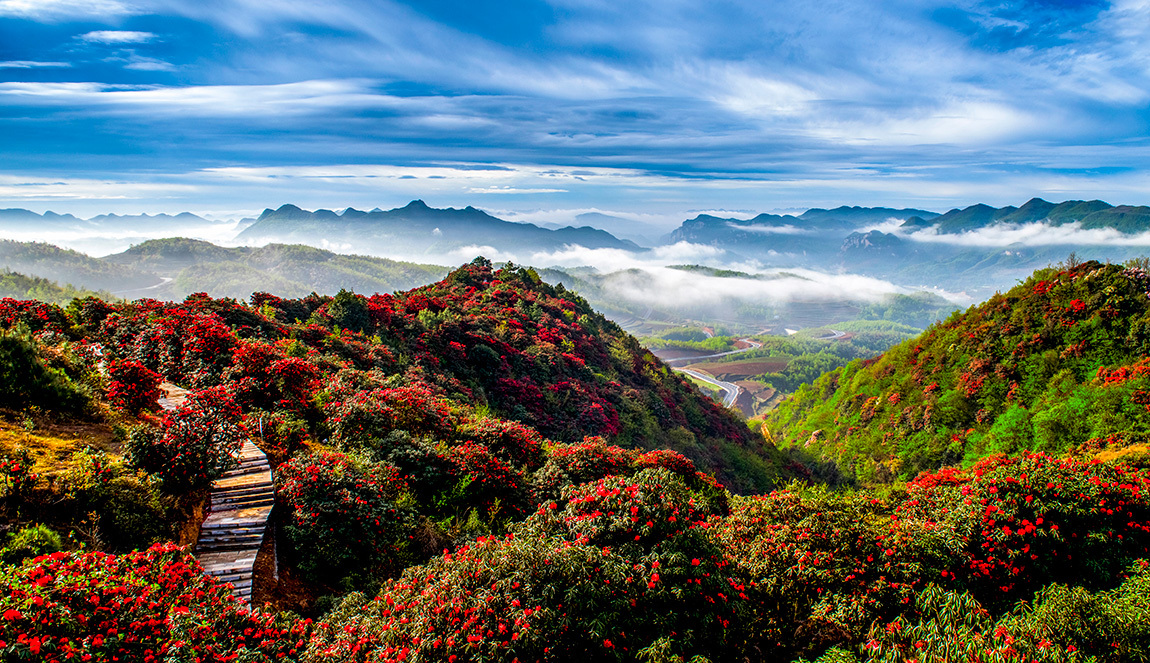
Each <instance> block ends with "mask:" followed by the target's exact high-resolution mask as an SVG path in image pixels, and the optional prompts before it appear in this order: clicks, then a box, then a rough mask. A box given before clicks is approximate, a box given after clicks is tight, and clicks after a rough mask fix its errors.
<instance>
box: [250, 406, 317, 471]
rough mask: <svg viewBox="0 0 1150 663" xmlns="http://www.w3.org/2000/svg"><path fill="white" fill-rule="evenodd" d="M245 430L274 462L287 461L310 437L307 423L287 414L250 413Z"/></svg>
mask: <svg viewBox="0 0 1150 663" xmlns="http://www.w3.org/2000/svg"><path fill="white" fill-rule="evenodd" d="M244 429H245V430H247V432H248V434H249V435H251V437H252V440H253V441H254V442H256V444H257V446H259V448H260V449H262V450H263V451H264V452H265V453H266V454H267V455H268V456H269V457H271V458H272V459H273V462H279V461H282V460H286V459H287V458H288V457H289V456H291V455H292V454H293V453H295V452H296V451H298V450H299V449H300V448H301V447H302V446H303V443H304V441H305V440H306V439H307V437H308V430H307V422H306V421H304V420H303V419H300V418H299V417H297V416H294V415H293V414H291V413H287V412H261V411H254V412H249V413H248V415H247V416H246V417H244Z"/></svg>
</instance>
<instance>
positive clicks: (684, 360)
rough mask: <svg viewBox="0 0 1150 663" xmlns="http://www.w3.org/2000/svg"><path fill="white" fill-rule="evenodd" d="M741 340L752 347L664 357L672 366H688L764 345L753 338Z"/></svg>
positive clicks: (664, 361)
mask: <svg viewBox="0 0 1150 663" xmlns="http://www.w3.org/2000/svg"><path fill="white" fill-rule="evenodd" d="M739 340H740V341H743V342H744V343H747V344H749V345H750V347H747V348H739V349H737V350H728V351H726V352H719V353H716V354H713V355H701V356H698V357H681V358H679V359H664V360H663V363H664V364H666V365H668V366H670V367H671V368H679V367H681V366H687V365H689V364H697V363H698V362H700V361H704V360H707V359H717V358H719V357H729V356H731V355H737V354H739V353H740V352H749V351H751V350H758V349H759V348H761V347H763V344H762V343H759V342H758V341H756V340H753V339H749V338H740V339H739Z"/></svg>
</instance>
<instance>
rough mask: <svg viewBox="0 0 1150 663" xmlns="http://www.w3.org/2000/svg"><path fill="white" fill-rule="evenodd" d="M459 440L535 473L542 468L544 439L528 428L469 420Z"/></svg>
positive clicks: (494, 420) (463, 425)
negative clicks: (476, 445)
mask: <svg viewBox="0 0 1150 663" xmlns="http://www.w3.org/2000/svg"><path fill="white" fill-rule="evenodd" d="M457 434H458V435H459V436H460V437H463V438H466V439H472V440H475V441H476V442H479V443H480V444H483V445H485V446H486V447H487V448H488V449H490V450H491V451H492V453H495V454H499V455H500V456H502V457H503V458H506V459H507V460H510V461H511V462H512V463H514V464H516V465H523V466H526V467H527V468H528V469H536V468H538V467H540V466H541V465H543V460H544V458H543V444H544V439H543V436H542V435H540V434H539V433H538V431H536V430H535V429H534V428H531V427H530V426H524V425H523V424H520V423H517V422H514V421H505V420H503V419H494V418H491V417H482V418H480V417H472V418H469V419H467V420H466V421H464V422H463V423H462V424H460V426H459V431H458V433H457Z"/></svg>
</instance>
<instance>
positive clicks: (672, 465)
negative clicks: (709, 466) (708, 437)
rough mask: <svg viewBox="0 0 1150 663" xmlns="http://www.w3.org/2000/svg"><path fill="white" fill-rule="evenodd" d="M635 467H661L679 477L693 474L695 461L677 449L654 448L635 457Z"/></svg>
mask: <svg viewBox="0 0 1150 663" xmlns="http://www.w3.org/2000/svg"><path fill="white" fill-rule="evenodd" d="M634 465H635V468H636V469H639V470H643V469H647V468H652V467H662V468H664V469H667V470H670V471H671V472H674V473H675V474H678V475H679V476H681V477H693V476H695V463H694V462H693V461H692V460H691V459H690V458H687V457H686V456H684V455H683V454H681V453H679V452H677V451H671V450H670V449H655V450H653V451H648V452H647V453H645V454H643V455H641V456H639V457H638V458H636V459H635V463H634Z"/></svg>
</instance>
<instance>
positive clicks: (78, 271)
mask: <svg viewBox="0 0 1150 663" xmlns="http://www.w3.org/2000/svg"><path fill="white" fill-rule="evenodd" d="M0 268H8V269H10V270H12V271H14V272H20V273H21V274H29V275H33V276H39V277H42V278H46V279H52V280H55V281H60V282H63V283H73V284H76V285H79V286H83V287H86V288H99V289H103V290H124V289H130V288H145V287H148V286H151V285H154V284H156V283H157V282H159V280H160V279H159V277H157V276H156V275H155V274H154V273H152V272H151V271H149V270H148V269H146V268H144V269H138V268H135V267H133V266H128V265H120V264H113V263H110V262H107V261H104V260H100V259H99V258H93V257H91V256H89V255H85V254H83V253H80V252H79V251H72V250H70V249H62V248H60V247H58V246H54V245H52V244H44V243H42V242H13V241H9V240H0Z"/></svg>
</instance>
